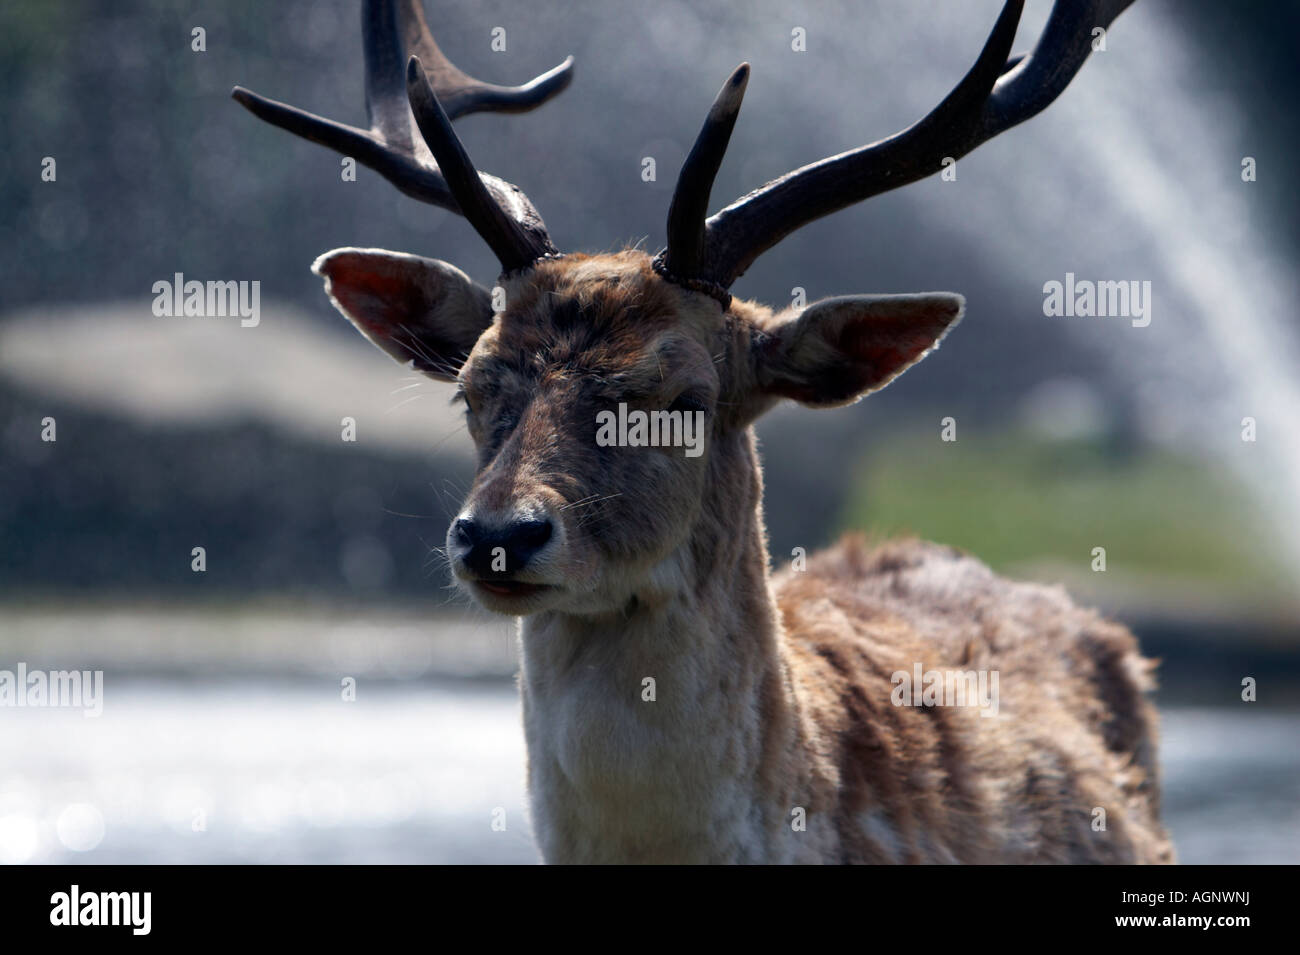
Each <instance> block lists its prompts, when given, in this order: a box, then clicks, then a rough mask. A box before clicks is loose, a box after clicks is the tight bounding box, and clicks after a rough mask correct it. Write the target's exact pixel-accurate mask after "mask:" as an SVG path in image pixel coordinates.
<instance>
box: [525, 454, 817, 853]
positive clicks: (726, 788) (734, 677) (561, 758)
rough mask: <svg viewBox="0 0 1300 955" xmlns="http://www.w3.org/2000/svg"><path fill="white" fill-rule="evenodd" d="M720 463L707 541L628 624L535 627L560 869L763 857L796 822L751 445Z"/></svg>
mask: <svg viewBox="0 0 1300 955" xmlns="http://www.w3.org/2000/svg"><path fill="white" fill-rule="evenodd" d="M711 462H712V464H711V466H712V467H713V468H714V470H715V472H717V473H714V474H712V475H711V476H710V477H711V480H710V483H709V491H708V492H707V494H706V497H705V500H704V501H703V502H702V506H701V508H700V516H699V518H698V520H697V523H696V525H695V528H694V531H693V533H692V535H691V536H690V538H689V539H688V540H687V541H686V542H685V543H684V544H682V545H681V547H679V548H678V550H677V551H676V552H675V553H674V554H673V555H672V557H671V558H670V559H669V560H668V561H666V562H665V563H664V564H663V565H661V566H660V568H658V569H657V572H656V574H655V575H654V577H655V580H656V583H655V584H654V585H653V587H652V588H650V591H649V592H647V593H638V595H637V598H636V599H635V600H633V601H631V602H630V603H629V605H628V607H627V608H626V609H625V610H624V611H623V612H622V613H618V614H611V615H605V616H600V617H585V616H573V615H566V614H559V613H549V614H539V615H536V616H534V617H529V618H526V619H525V620H524V621H523V622H522V626H521V631H520V634H521V642H522V649H523V669H522V675H521V679H520V687H521V692H522V696H523V705H524V723H525V733H526V736H527V741H528V751H529V789H530V794H531V798H532V803H533V816H534V824H535V826H536V828H537V830H538V837H539V842H540V844H541V846H542V851H543V854H544V855H545V856H546V858H547V860H548V861H601V860H602V859H619V860H623V861H629V860H632V859H644V860H646V861H650V860H651V859H652V857H653V858H664V859H676V860H684V859H700V860H710V861H721V860H723V859H728V858H735V857H736V856H735V854H736V853H741V852H746V853H752V854H754V855H755V856H756V857H757V856H759V855H762V854H763V853H764V851H765V849H766V847H767V843H768V839H767V838H765V835H764V833H765V832H766V833H767V834H771V833H772V832H774V831H776V829H779V828H781V821H780V820H779V819H776V818H774V816H775V815H777V814H782V815H783V814H785V813H788V811H789V809H788V807H784V808H783V807H782V805H783V803H782V800H783V798H784V797H783V796H782V795H781V794H777V793H774V792H773V791H772V789H771V787H772V785H773V784H772V782H771V781H772V780H774V779H783V780H789V779H791V778H797V777H798V775H799V774H798V773H797V772H792V771H791V770H792V767H790V766H788V765H783V764H781V765H778V764H779V763H780V761H781V760H786V761H788V760H789V759H791V758H792V756H791V754H792V753H793V752H795V750H796V749H797V747H795V746H793V745H792V743H793V732H794V730H793V725H794V721H793V720H791V719H790V718H789V716H790V714H791V712H792V711H793V697H792V694H791V692H790V687H789V683H788V680H787V677H786V671H785V667H784V665H783V662H782V660H781V655H780V652H779V646H780V637H779V632H778V623H777V611H776V606H775V602H774V600H773V598H772V594H771V591H770V589H769V586H768V573H767V552H766V540H765V533H764V530H763V521H762V513H761V498H762V481H761V477H760V471H759V467H758V460H757V455H756V453H755V450H754V442H753V436H752V434H751V433H749V432H747V431H746V432H742V433H738V434H734V435H731V436H727V437H724V438H721V439H719V441H718V442H716V443H715V445H714V447H713V449H712V454H711ZM774 796H775V797H776V798H775V799H774V798H773V797H774ZM773 827H776V829H774V828H773ZM740 830H744V831H740Z"/></svg>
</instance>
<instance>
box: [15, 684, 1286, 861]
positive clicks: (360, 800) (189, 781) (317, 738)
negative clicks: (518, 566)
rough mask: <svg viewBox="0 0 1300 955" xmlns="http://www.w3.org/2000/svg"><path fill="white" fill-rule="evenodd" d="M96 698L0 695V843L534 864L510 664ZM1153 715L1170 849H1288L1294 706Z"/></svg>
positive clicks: (1211, 855) (160, 854)
mask: <svg viewBox="0 0 1300 955" xmlns="http://www.w3.org/2000/svg"><path fill="white" fill-rule="evenodd" d="M106 696H107V702H106V705H105V708H104V713H103V715H102V716H101V717H99V718H98V719H88V718H85V717H83V716H82V714H81V713H80V712H78V711H75V710H7V711H4V712H3V714H2V717H3V724H2V726H3V732H0V766H2V767H3V775H0V860H4V861H8V862H91V863H110V862H111V863H190V862H216V863H234V862H259V863H300V862H301V863H385V862H394V863H397V862H400V863H448V862H451V863H532V862H536V861H538V856H537V852H536V850H535V848H534V846H533V843H532V837H531V834H530V830H529V824H528V819H527V811H526V803H525V794H524V743H523V732H522V727H521V718H520V707H519V701H518V697H517V694H516V692H515V690H514V688H513V687H512V686H511V685H510V684H509V683H508V682H506V681H502V680H499V679H434V680H427V679H426V680H419V681H395V680H388V681H370V682H367V681H364V680H363V681H361V683H360V684H359V687H358V694H357V699H356V701H355V702H352V703H344V702H342V701H341V698H340V691H339V687H338V685H337V683H336V682H335V681H333V680H325V679H319V680H316V679H311V678H305V677H299V678H272V679H266V678H258V679H251V680H249V679H216V680H212V679H188V680H175V679H169V680H160V679H152V678H150V679H137V680H124V679H117V680H113V681H111V683H110V684H109V692H108V693H107V694H106ZM1163 719H1164V741H1163V745H1162V757H1163V760H1164V767H1165V805H1166V818H1167V821H1168V823H1169V825H1170V828H1171V829H1172V831H1173V834H1174V838H1175V842H1176V843H1177V846H1178V850H1179V858H1180V861H1183V862H1189V863H1192V862H1197V863H1205V862H1250V863H1262V862H1273V863H1283V862H1292V863H1294V862H1296V861H1297V860H1300V750H1298V749H1297V747H1296V745H1295V741H1296V739H1297V734H1298V731H1300V713H1294V712H1279V711H1267V710H1263V709H1242V710H1238V711H1232V710H1226V709H1209V708H1197V709H1171V710H1167V711H1166V712H1164V713H1163ZM502 820H503V821H504V829H501V828H499V826H500V822H501V821H502ZM494 821H496V822H497V825H498V828H495V829H494V827H493V824H494ZM101 829H102V837H101V838H99V839H98V841H97V844H95V845H94V847H93V848H90V849H83V850H82V851H73V849H70V848H69V845H73V846H76V847H78V848H81V847H83V846H84V845H85V844H86V843H88V842H94V841H96V836H97V835H99V834H100V832H101Z"/></svg>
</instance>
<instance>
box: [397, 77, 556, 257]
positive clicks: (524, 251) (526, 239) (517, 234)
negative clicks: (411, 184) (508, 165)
mask: <svg viewBox="0 0 1300 955" xmlns="http://www.w3.org/2000/svg"><path fill="white" fill-rule="evenodd" d="M406 88H407V96H408V97H409V98H410V102H411V111H412V112H413V114H414V115H415V121H416V123H417V124H418V125H419V128H420V134H421V135H422V136H423V137H424V141H425V142H426V143H427V144H428V146H429V148H430V149H431V150H433V155H434V158H435V159H436V160H437V161H438V168H439V169H441V170H442V174H443V177H444V178H445V179H446V181H447V186H448V187H449V188H450V189H451V193H452V195H453V196H455V197H456V202H457V204H458V205H459V206H460V211H461V214H463V215H464V216H465V218H466V219H468V220H469V224H470V225H472V226H473V227H474V229H475V231H476V232H478V234H479V235H481V236H482V237H483V239H484V241H486V242H487V244H488V245H489V246H490V247H491V249H492V251H493V252H495V253H496V256H497V258H498V259H500V260H501V268H502V271H504V272H507V273H509V272H514V271H517V270H519V269H524V268H527V267H528V266H529V265H531V264H532V263H533V262H535V261H536V260H537V259H538V258H540V257H542V256H545V255H553V254H554V253H555V251H556V249H555V246H554V245H552V244H551V240H550V237H549V236H547V234H546V231H545V228H537V229H534V230H533V231H532V232H531V233H530V231H529V230H528V229H527V228H526V223H521V221H520V220H519V219H518V218H516V216H515V215H512V214H511V212H510V210H509V209H508V202H507V203H503V202H501V201H499V200H498V199H497V198H496V197H494V196H493V195H492V193H491V192H490V190H489V188H488V186H487V185H486V184H485V183H484V182H483V180H482V179H481V178H480V177H479V174H478V171H477V170H476V169H475V168H474V164H473V163H472V162H471V161H470V158H469V155H468V154H467V153H466V152H465V147H464V146H463V145H462V144H461V141H460V138H459V137H458V136H457V135H456V132H455V130H453V129H452V128H451V119H450V117H449V116H448V115H447V113H446V110H445V109H444V108H443V106H442V103H441V102H440V101H439V99H438V95H437V93H436V92H435V91H434V89H433V85H432V84H431V83H430V82H429V77H428V76H427V75H426V74H425V71H424V67H423V66H422V65H421V63H420V58H419V57H418V56H412V57H411V59H410V60H409V61H408V62H407V66H406ZM513 198H515V199H517V200H523V194H522V193H519V192H518V190H516V191H515V196H514V197H513ZM523 201H524V202H525V203H526V200H523ZM528 208H529V209H531V206H529V207H528ZM521 211H522V210H516V215H517V214H519V212H521ZM536 222H537V225H538V226H539V227H540V225H541V220H540V219H537V220H536Z"/></svg>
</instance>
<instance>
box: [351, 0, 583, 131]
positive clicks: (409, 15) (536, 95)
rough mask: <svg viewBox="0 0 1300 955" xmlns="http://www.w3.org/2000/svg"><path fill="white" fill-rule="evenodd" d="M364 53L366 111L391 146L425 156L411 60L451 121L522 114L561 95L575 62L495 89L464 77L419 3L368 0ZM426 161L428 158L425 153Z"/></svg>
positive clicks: (568, 60) (363, 24) (363, 23)
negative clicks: (411, 100) (411, 102)
mask: <svg viewBox="0 0 1300 955" xmlns="http://www.w3.org/2000/svg"><path fill="white" fill-rule="evenodd" d="M361 32H362V42H363V45H364V47H365V52H366V112H367V115H368V116H369V118H370V125H371V128H372V129H373V130H375V131H376V132H378V133H379V134H380V135H382V136H383V137H384V139H385V141H387V142H388V143H389V144H392V145H400V146H402V147H405V148H407V149H411V150H412V151H414V152H415V153H417V154H420V153H423V152H424V144H423V143H422V142H421V141H420V137H419V136H415V135H413V133H414V128H413V126H412V117H411V112H410V110H409V109H407V84H406V67H407V59H408V57H411V56H418V57H419V58H420V62H421V63H422V64H423V65H424V68H425V71H426V73H427V74H428V76H429V79H430V82H431V83H432V84H433V90H434V93H436V94H437V97H438V101H439V102H440V103H441V104H442V108H443V109H444V110H445V111H446V113H447V115H448V117H450V118H451V119H457V118H459V117H461V116H465V115H468V114H469V113H478V112H487V111H492V112H499V113H524V112H527V111H529V110H531V109H535V108H536V107H538V106H540V105H541V104H542V103H544V102H546V101H547V100H548V99H550V98H551V97H553V96H556V95H558V94H559V93H561V92H563V91H564V89H565V88H566V87H568V85H569V83H571V82H572V81H573V57H571V56H570V57H568V58H566V59H565V61H564V62H563V63H561V64H560V65H559V66H557V67H555V68H554V69H552V70H549V71H548V72H546V73H543V74H542V75H541V76H538V77H536V78H534V79H533V80H531V81H530V82H528V83H525V84H524V85H523V86H494V85H493V84H491V83H484V82H483V81H482V80H477V79H475V78H474V77H472V76H469V75H468V74H466V73H464V72H462V71H461V70H460V69H458V68H457V67H456V66H455V64H453V63H452V62H451V61H450V60H449V59H447V57H446V55H445V54H444V53H443V52H442V50H441V48H439V46H438V44H437V42H436V41H435V40H434V38H433V33H432V32H430V30H429V24H428V21H426V20H425V18H424V9H423V7H422V6H421V4H420V0H397V2H393V0H366V6H365V9H364V11H363V15H362V21H361ZM425 155H426V156H427V153H425Z"/></svg>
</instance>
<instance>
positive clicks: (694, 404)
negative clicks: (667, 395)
mask: <svg viewBox="0 0 1300 955" xmlns="http://www.w3.org/2000/svg"><path fill="white" fill-rule="evenodd" d="M668 410H669V411H684V412H687V413H693V412H696V411H707V410H708V409H707V408H706V407H705V405H704V402H703V401H701V400H700V399H699V398H697V397H695V395H689V394H688V395H678V396H677V397H676V398H675V399H674V400H673V403H672V404H670V405H669V406H668Z"/></svg>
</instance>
